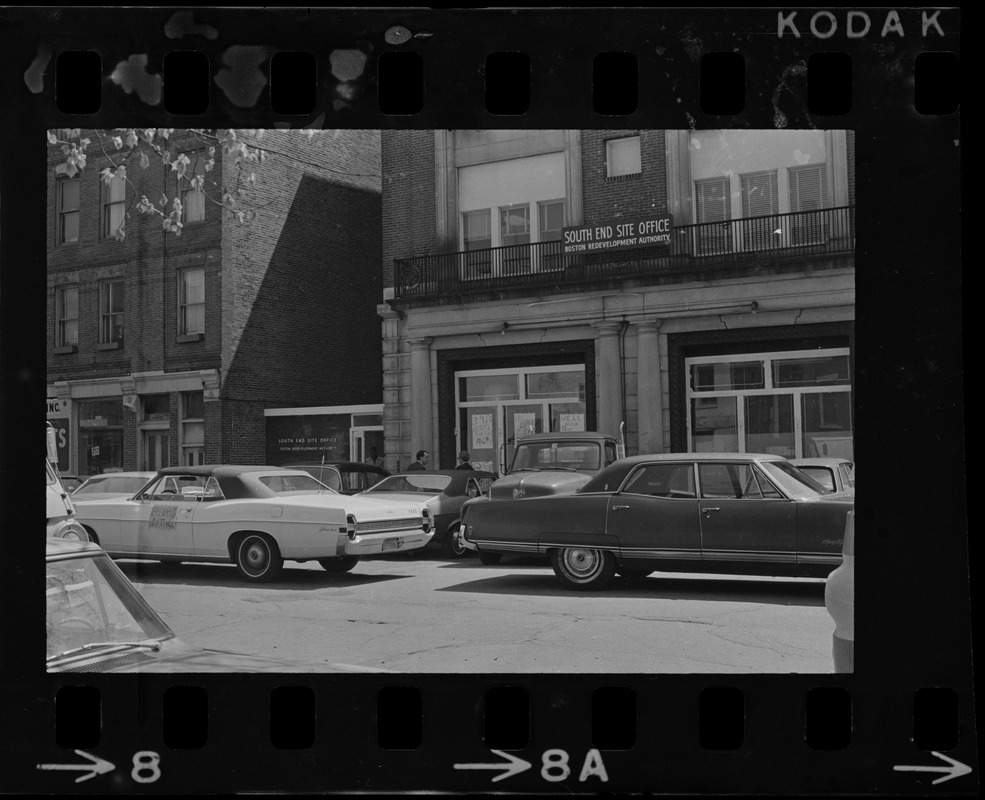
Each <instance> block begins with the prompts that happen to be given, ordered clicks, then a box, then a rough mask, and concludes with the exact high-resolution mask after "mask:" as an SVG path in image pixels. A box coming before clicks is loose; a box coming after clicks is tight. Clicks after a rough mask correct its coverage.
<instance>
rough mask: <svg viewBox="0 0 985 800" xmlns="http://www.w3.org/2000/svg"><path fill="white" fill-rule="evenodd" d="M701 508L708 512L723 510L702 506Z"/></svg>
mask: <svg viewBox="0 0 985 800" xmlns="http://www.w3.org/2000/svg"><path fill="white" fill-rule="evenodd" d="M701 510H702V511H704V512H705V513H708V512H711V511H721V509H720V508H702V509H701Z"/></svg>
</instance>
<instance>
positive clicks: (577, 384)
mask: <svg viewBox="0 0 985 800" xmlns="http://www.w3.org/2000/svg"><path fill="white" fill-rule="evenodd" d="M584 396H585V371H584V370H578V371H577V372H536V373H533V374H531V375H527V397H528V398H534V397H578V398H584Z"/></svg>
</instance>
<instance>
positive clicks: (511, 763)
mask: <svg viewBox="0 0 985 800" xmlns="http://www.w3.org/2000/svg"><path fill="white" fill-rule="evenodd" d="M492 752H493V753H495V754H496V755H497V756H501V757H502V758H505V759H507V762H508V763H504V762H502V761H501V762H499V763H498V764H455V769H502V770H506V771H505V772H504V773H503V774H502V775H497V776H496V777H495V778H493V783H495V782H496V781H502V780H505V779H506V778H511V777H513V776H514V775H519V774H520V773H521V772H523V771H524V770H528V769H530V767H531V766H532V765H531V764H530V762H529V761H524V760H523V759H522V758H517V757H516V756H511V755H510V754H509V753H504V752H503V751H502V750H493V751H492Z"/></svg>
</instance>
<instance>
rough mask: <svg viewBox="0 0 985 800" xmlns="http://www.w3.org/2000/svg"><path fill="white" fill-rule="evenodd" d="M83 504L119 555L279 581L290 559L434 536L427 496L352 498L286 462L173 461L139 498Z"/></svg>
mask: <svg viewBox="0 0 985 800" xmlns="http://www.w3.org/2000/svg"><path fill="white" fill-rule="evenodd" d="M77 513H78V519H79V522H81V523H82V525H83V526H84V527H85V528H86V531H87V532H88V534H89V536H90V538H91V539H92V540H93V541H95V542H96V543H97V544H99V545H100V546H101V547H102V548H103V549H104V550H105V551H106V552H107V553H109V554H110V555H111V556H113V557H114V558H149V559H156V560H159V561H173V562H181V561H204V562H217V563H222V562H225V563H228V562H232V563H234V564H235V565H236V568H237V569H238V570H239V573H240V575H241V576H242V577H243V578H245V579H246V580H248V581H269V580H273V579H274V578H275V577H277V575H278V573H279V572H280V570H281V567H282V566H283V564H284V561H285V560H291V561H301V562H303V561H308V560H315V561H318V563H319V564H321V566H322V567H324V568H325V569H326V570H328V571H329V572H346V571H348V570H350V569H352V568H353V567H354V566H355V565H356V563H357V561H358V560H359V557H360V556H366V555H377V554H381V553H390V552H403V551H407V550H416V549H418V548H421V547H424V546H425V545H426V544H427V543H428V542H429V541H430V540H431V537H432V536H433V535H434V521H433V518H432V515H431V512H430V511H429V509H428V507H427V505H425V504H423V503H412V502H399V503H387V502H384V501H381V500H368V499H364V498H360V497H350V496H347V495H343V494H339V493H338V492H335V491H333V490H332V489H329V488H328V487H327V486H325V485H324V484H322V483H319V482H318V481H317V480H315V479H314V478H313V477H311V476H310V475H308V474H307V473H305V472H302V471H300V470H286V469H279V468H277V467H258V466H229V465H218V466H217V465H212V466H196V467H167V468H165V469H162V470H160V471H159V472H158V473H157V477H156V478H155V479H153V480H152V481H151V482H150V483H148V484H147V485H146V486H144V488H143V489H141V490H140V491H139V492H137V493H136V494H135V495H133V496H132V497H128V498H117V499H112V500H105V501H93V502H87V503H80V504H79V507H78V510H77Z"/></svg>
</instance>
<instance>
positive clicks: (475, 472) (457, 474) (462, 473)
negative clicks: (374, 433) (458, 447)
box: [387, 469, 496, 480]
mask: <svg viewBox="0 0 985 800" xmlns="http://www.w3.org/2000/svg"><path fill="white" fill-rule="evenodd" d="M415 475H447V476H448V477H450V478H462V480H466V479H468V478H495V477H496V473H495V472H487V471H486V470H483V469H426V470H420V469H419V470H417V471H416V472H415V471H414V470H411V471H410V472H394V473H393V474H391V475H388V476H387V477H390V478H399V477H402V476H407V477H408V478H412V477H414V476H415Z"/></svg>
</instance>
